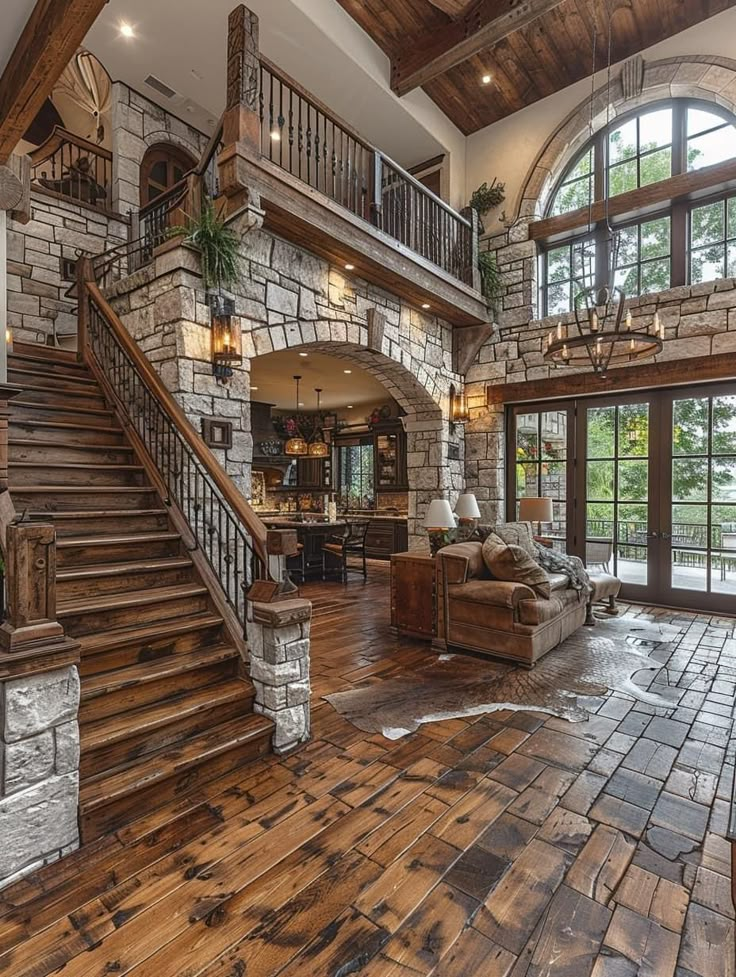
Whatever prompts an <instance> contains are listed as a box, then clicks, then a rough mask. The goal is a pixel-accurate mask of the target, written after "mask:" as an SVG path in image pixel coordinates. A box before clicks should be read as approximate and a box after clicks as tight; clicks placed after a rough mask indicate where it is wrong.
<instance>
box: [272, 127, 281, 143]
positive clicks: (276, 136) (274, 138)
mask: <svg viewBox="0 0 736 977" xmlns="http://www.w3.org/2000/svg"><path fill="white" fill-rule="evenodd" d="M271 140H272V142H281V133H280V132H279V131H278V129H272V130H271Z"/></svg>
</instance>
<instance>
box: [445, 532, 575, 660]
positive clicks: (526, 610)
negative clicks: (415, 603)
mask: <svg viewBox="0 0 736 977" xmlns="http://www.w3.org/2000/svg"><path fill="white" fill-rule="evenodd" d="M482 550H483V546H482V544H481V543H478V542H468V543H454V544H453V545H451V546H445V547H444V548H443V549H441V550H440V551H439V553H438V554H437V561H436V570H435V572H436V575H437V579H436V584H437V588H436V589H437V640H436V643H437V644H439V645H440V646H441V647H445V648H451V647H457V648H463V649H467V650H468V651H475V652H480V653H481V654H484V655H489V656H492V657H494V658H504V659H508V660H509V661H513V662H516V663H517V664H521V665H525V666H527V667H529V668H531V666H532V665H533V664H534V663H535V662H536V661H538V660H539V659H540V658H541V657H542V655H545V654H546V653H547V652H548V651H550V650H551V649H552V648H554V647H556V646H557V645H558V644H559V643H560V642H561V641H563V640H564V639H565V638H567V637H568V636H569V635H571V634H572V633H573V632H574V631H577V629H578V628H579V627H581V626H582V625H583V624H584V623H585V617H586V601H585V598H583V597H581V595H580V594H579V593H578V592H577V591H575V590H573V588H572V587H570V586H569V582H568V579H567V577H565V576H564V575H563V574H553V575H552V576H551V577H550V582H551V586H552V593H551V596H550V598H549V599H548V600H545V599H544V598H541V597H539V596H538V595H537V594H536V593H535V592H534V591H533V590H532V589H531V588H529V587H527V586H526V585H525V584H521V583H510V582H507V581H502V580H493V579H492V578H491V576H490V574H489V572H488V570H487V569H486V565H485V563H484V562H483V554H482Z"/></svg>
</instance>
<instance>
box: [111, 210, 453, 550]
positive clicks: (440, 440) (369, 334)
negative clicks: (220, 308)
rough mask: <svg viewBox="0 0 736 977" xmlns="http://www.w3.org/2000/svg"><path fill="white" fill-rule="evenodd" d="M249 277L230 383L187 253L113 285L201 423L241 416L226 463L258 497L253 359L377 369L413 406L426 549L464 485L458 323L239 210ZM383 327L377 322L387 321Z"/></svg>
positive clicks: (171, 384)
mask: <svg viewBox="0 0 736 977" xmlns="http://www.w3.org/2000/svg"><path fill="white" fill-rule="evenodd" d="M232 226H233V228H234V229H235V230H236V231H237V232H238V233H240V234H241V235H242V241H243V244H242V269H243V277H242V280H241V282H240V283H239V286H238V289H237V291H236V292H235V293H234V294H233V295H232V298H233V300H234V303H235V311H236V313H237V314H238V315H240V316H241V317H242V323H243V355H244V359H243V364H242V367H240V368H238V369H236V370H235V373H234V376H233V378H232V381H231V382H230V384H229V386H227V387H223V386H222V385H220V384H218V383H217V382H216V381H215V379H214V377H213V376H212V368H211V365H210V359H209V357H210V330H209V321H210V314H209V309H208V306H207V303H206V295H205V292H204V290H203V288H202V283H201V280H200V278H199V275H198V272H197V267H198V266H197V256H196V254H195V253H194V252H192V251H189V250H187V249H185V248H181V247H179V248H174V249H170V250H167V251H164V253H162V254H160V255H159V256H158V257H157V259H156V260H155V262H154V264H153V265H151V266H150V267H148V268H145V269H143V270H142V271H141V272H138V273H137V274H135V275H132V276H130V277H129V278H128V279H125V280H124V281H122V282H119V283H118V284H117V285H115V286H114V287H113V288H112V289H111V290H110V292H109V295H110V299H111V301H112V303H113V305H114V307H115V308H116V310H117V311H118V313H119V314H120V316H121V319H122V320H123V322H124V323H125V325H126V327H127V328H128V329H129V330H130V333H131V335H132V336H133V337H134V338H135V339H136V340H137V341H138V342H139V343H140V345H141V348H142V349H143V350H144V352H145V353H146V354H147V356H148V357H149V359H150V360H151V362H152V363H153V364H154V366H155V367H156V369H157V370H158V371H159V373H160V375H161V377H162V379H163V380H164V382H165V383H166V384H167V386H168V388H169V390H171V392H172V393H173V394H174V395H175V396H176V397H177V399H178V400H179V403H180V404H181V406H182V407H183V409H184V410H185V411H186V412H187V415H188V416H189V418H190V420H191V421H192V423H193V424H194V425H195V427H196V428H197V429H199V428H200V426H201V418H202V417H209V416H216V417H224V418H227V419H229V420H232V421H233V425H234V438H233V447H232V449H229V450H228V451H224V452H221V453H220V460H221V461H222V463H223V464H224V465H225V468H226V470H227V471H228V473H229V474H230V475H231V476H233V478H234V479H235V480H236V482H237V483H238V485H239V487H240V489H241V491H242V492H243V494H244V495H245V496H246V497H249V496H250V465H251V459H252V452H253V447H252V438H251V433H250V380H249V377H250V361H251V360H252V359H253V358H255V357H256V356H261V355H265V354H268V353H271V352H273V351H275V350H280V349H286V348H293V347H303V348H311V349H314V350H318V351H320V352H324V353H327V354H329V355H331V356H335V357H338V358H341V359H343V360H346V361H349V362H350V363H353V364H355V365H357V366H359V367H361V368H362V369H364V370H366V371H367V372H369V373H371V374H372V375H373V376H374V377H376V379H378V380H379V381H380V382H381V383H382V384H383V385H384V387H385V388H386V390H387V392H388V393H389V394H390V395H391V396H392V397H393V398H394V399H395V400H396V401H397V402H398V403H399V404H400V405H401V407H402V408H403V409H404V410H405V411H406V413H407V417H406V419H405V423H406V431H407V442H408V463H409V487H410V492H409V518H410V526H409V532H410V541H411V542H412V544H413V545H415V546H419V545H425V543H426V535H425V534H424V532H423V531H422V530H421V529H420V528H419V523H420V522H421V519H422V518H423V516H424V512H425V510H426V508H427V506H428V505H429V502H430V501H431V500H432V499H433V498H436V497H438V496H439V495H446V496H448V497H450V498H451V499H454V498H455V496H456V494H457V493H459V492H460V491H462V488H463V479H464V475H463V469H464V458H463V435H462V429H461V428H459V427H458V428H456V429H454V430H453V429H452V428H451V425H450V423H449V389H450V384H451V383H455V384H456V385H457V384H459V382H460V377H458V376H457V375H455V374H454V373H453V372H452V327H451V326H450V325H449V324H448V323H446V322H444V321H442V320H440V319H438V318H437V317H436V316H433V315H431V314H429V313H426V312H420V311H418V310H416V309H414V308H412V307H410V306H408V305H406V304H405V303H403V302H402V301H401V300H400V299H398V298H397V297H396V296H395V295H392V294H391V293H389V292H386V291H384V290H382V289H380V288H378V287H376V286H374V285H371V284H369V283H368V282H365V281H362V280H361V279H359V278H356V277H354V276H348V275H346V274H345V273H344V272H342V271H340V270H338V269H336V268H335V267H334V266H331V265H330V264H329V263H328V262H326V261H324V260H322V259H320V258H318V257H316V256H315V255H312V254H310V253H309V252H307V251H305V250H303V249H301V248H298V247H296V246H294V245H292V244H290V243H288V242H286V241H283V240H282V239H280V238H277V237H275V236H274V235H272V234H269V233H267V232H265V231H263V230H262V229H260V228H259V227H258V221H257V218H254V215H253V213H252V212H244V213H242V214H241V215H240V216H238V217H236V218H235V220H234V222H233V224H232ZM379 323H380V326H379Z"/></svg>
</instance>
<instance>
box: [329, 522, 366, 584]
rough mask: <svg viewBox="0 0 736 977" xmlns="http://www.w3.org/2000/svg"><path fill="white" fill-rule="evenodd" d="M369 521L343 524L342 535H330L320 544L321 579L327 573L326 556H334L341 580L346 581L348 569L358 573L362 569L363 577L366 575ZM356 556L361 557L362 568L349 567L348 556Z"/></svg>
mask: <svg viewBox="0 0 736 977" xmlns="http://www.w3.org/2000/svg"><path fill="white" fill-rule="evenodd" d="M368 525H369V521H368V520H367V519H366V520H360V521H356V522H348V523H346V524H345V531H344V533H343V534H342V535H337V534H335V535H332V536H328V537H327V542H326V543H324V544H323V546H322V579H323V580H324V579H325V577H326V575H327V557H328V556H330V557H333V558H335V559H336V560H337V561H338V563H337V569H338V571H339V572H340V574H341V576H342V582H343V583H347V582H348V570H353V571H354V572H356V573H360V572H361V569H362V573H363V579H366V578H367V577H368V564H367V562H366V556H365V538H366V536H367V534H368ZM350 556H358V557H360V558H361V562H362V568H359V567H351V566H350V565H349V564H348V557H350Z"/></svg>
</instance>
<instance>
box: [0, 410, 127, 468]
mask: <svg viewBox="0 0 736 977" xmlns="http://www.w3.org/2000/svg"><path fill="white" fill-rule="evenodd" d="M39 423H41V422H40V421H39ZM62 426H63V425H62ZM99 430H102V429H101V428H99V427H96V428H95V431H99ZM8 444H9V445H10V446H11V447H13V446H15V447H18V448H53V449H55V450H60V449H61V448H72V449H73V450H74V451H79V450H80V449H81V450H83V451H85V450H86V451H102V452H105V451H118V452H123V453H125V454H131V455H132V454H133V452H134V450H135V449H134V448H132V447H131V445H129V444H115V443H114V442H112V441H111V442H108V443H102V442H100V443H99V444H78V443H77V442H76V441H48V440H46V439H45V438H8ZM19 464H23V462H17V461H13V460H12V459H11V465H13V466H15V465H19ZM53 467H54V468H58V467H59V465H58V464H55V463H53ZM95 467H97V466H95Z"/></svg>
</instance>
